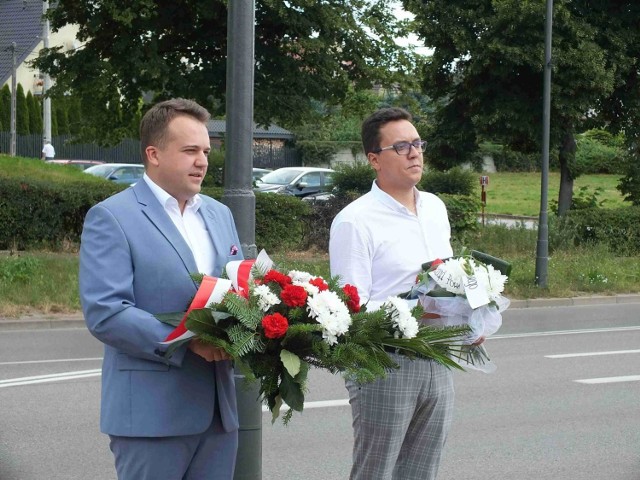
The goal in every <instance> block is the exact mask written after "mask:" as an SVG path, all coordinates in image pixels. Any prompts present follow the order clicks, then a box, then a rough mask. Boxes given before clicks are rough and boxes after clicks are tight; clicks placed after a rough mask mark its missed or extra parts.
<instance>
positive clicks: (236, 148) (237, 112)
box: [222, 0, 262, 480]
mask: <svg viewBox="0 0 640 480" xmlns="http://www.w3.org/2000/svg"><path fill="white" fill-rule="evenodd" d="M227 5H228V8H229V11H228V14H227V28H228V32H227V45H228V46H227V91H226V94H227V103H226V124H227V129H226V130H227V135H226V139H225V152H226V153H225V162H224V165H225V169H224V194H223V196H222V201H223V202H224V203H225V204H226V205H228V206H229V208H230V209H231V212H232V213H233V216H234V219H235V222H236V226H237V228H238V235H239V237H240V243H241V245H242V250H243V253H244V256H245V258H247V259H250V258H256V257H257V249H256V245H255V243H256V242H255V207H256V198H255V195H254V193H253V181H252V178H253V177H252V175H251V170H252V167H253V79H254V72H253V69H254V63H255V54H254V37H255V27H254V22H255V4H254V1H253V0H233V1H230V2H228V3H227ZM236 380H237V381H236V394H237V398H238V419H239V421H240V429H239V432H238V458H237V461H236V469H235V474H234V480H260V478H262V406H261V404H260V400H259V396H260V395H259V393H260V391H259V387H258V385H257V383H253V384H252V385H250V386H247V385H245V382H244V375H242V373H241V371H240V370H239V369H238V368H237V367H236Z"/></svg>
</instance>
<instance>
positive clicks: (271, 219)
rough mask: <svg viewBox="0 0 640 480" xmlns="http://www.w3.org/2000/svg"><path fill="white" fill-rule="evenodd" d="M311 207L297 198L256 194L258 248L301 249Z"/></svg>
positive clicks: (273, 194)
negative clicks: (305, 224)
mask: <svg viewBox="0 0 640 480" xmlns="http://www.w3.org/2000/svg"><path fill="white" fill-rule="evenodd" d="M309 211H310V207H309V205H308V204H307V202H303V201H302V200H300V199H299V198H297V197H294V196H290V195H281V194H278V193H259V192H258V193H256V247H257V248H258V251H260V250H262V249H263V248H264V249H265V250H266V251H267V252H283V251H287V250H299V249H300V248H301V246H302V245H303V244H304V218H305V217H306V216H307V215H308V214H309Z"/></svg>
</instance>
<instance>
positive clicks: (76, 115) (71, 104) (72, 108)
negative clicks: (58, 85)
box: [67, 97, 82, 135]
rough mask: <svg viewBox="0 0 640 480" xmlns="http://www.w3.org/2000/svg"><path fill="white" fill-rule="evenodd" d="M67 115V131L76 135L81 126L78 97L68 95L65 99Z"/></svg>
mask: <svg viewBox="0 0 640 480" xmlns="http://www.w3.org/2000/svg"><path fill="white" fill-rule="evenodd" d="M67 107H68V108H67V116H68V119H69V133H71V134H74V135H77V134H79V133H80V130H81V127H82V110H81V106H80V99H79V98H76V97H70V98H69V99H68V101H67Z"/></svg>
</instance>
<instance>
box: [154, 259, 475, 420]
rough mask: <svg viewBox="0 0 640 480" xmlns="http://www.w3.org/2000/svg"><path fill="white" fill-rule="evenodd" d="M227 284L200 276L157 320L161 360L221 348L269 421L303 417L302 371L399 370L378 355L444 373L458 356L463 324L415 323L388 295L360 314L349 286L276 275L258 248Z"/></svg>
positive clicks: (232, 269) (362, 377) (416, 313)
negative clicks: (178, 306)
mask: <svg viewBox="0 0 640 480" xmlns="http://www.w3.org/2000/svg"><path fill="white" fill-rule="evenodd" d="M226 274H227V276H228V277H229V278H213V277H207V276H204V277H201V278H200V288H199V290H198V292H197V294H196V296H195V298H194V300H193V301H192V303H191V306H190V308H189V309H188V310H187V312H186V313H185V312H176V313H173V314H163V315H157V318H158V319H159V320H160V321H163V322H165V323H169V324H171V325H174V326H176V329H175V330H174V332H172V334H171V335H169V337H167V340H166V341H165V342H163V343H165V344H166V345H168V349H167V353H166V354H167V355H171V353H172V351H173V350H174V349H175V348H178V346H180V345H181V344H183V343H185V342H188V341H191V340H192V339H193V338H197V339H198V341H200V342H204V343H207V344H211V345H214V346H217V347H220V348H222V349H224V350H225V351H226V352H227V353H228V354H229V355H230V357H231V358H232V359H234V360H236V361H238V365H239V367H240V368H241V369H242V370H243V372H244V373H245V375H246V376H247V378H250V379H257V380H258V381H259V382H260V393H261V395H262V398H263V400H264V402H265V403H266V404H267V406H268V407H269V409H270V411H271V412H272V415H273V420H275V419H276V418H277V417H278V415H279V410H280V407H281V405H282V404H283V403H286V404H287V405H288V406H289V407H290V409H289V411H288V412H287V414H286V415H285V417H284V420H285V422H286V421H288V420H289V418H290V416H291V414H292V410H297V411H302V409H303V407H304V392H305V390H306V381H307V373H308V370H309V367H311V366H313V367H318V368H323V369H326V370H328V371H330V372H332V373H338V372H340V373H342V374H343V375H345V376H347V377H349V378H352V379H354V380H355V381H358V382H362V383H363V382H369V381H373V380H375V379H377V378H381V377H384V376H385V374H386V372H388V371H389V370H391V369H393V368H397V367H398V365H397V364H396V363H395V362H394V361H393V359H392V358H391V357H390V356H389V355H388V354H387V350H389V349H392V350H393V349H396V350H397V351H398V353H402V354H405V355H408V356H410V357H424V358H430V359H433V360H435V361H437V362H440V363H442V364H444V365H446V366H448V367H451V368H460V366H459V365H458V363H456V362H455V361H453V360H452V358H454V357H455V356H456V355H460V339H461V338H462V336H464V335H465V334H467V333H468V331H469V328H468V327H467V326H465V325H459V326H455V327H446V328H442V327H440V326H426V325H421V324H420V323H419V322H418V320H417V318H420V316H421V315H422V314H423V313H424V311H423V309H422V307H421V306H419V305H418V306H416V307H415V308H414V309H413V310H410V309H409V306H408V305H407V302H406V301H404V300H402V299H400V298H398V297H391V298H389V299H388V300H387V302H385V303H384V304H383V306H382V308H380V309H379V310H376V311H373V312H367V311H366V309H365V308H361V307H360V299H359V296H358V292H357V289H356V288H355V287H353V286H351V285H345V286H344V287H340V286H339V284H338V279H337V278H332V279H330V280H328V281H327V280H325V279H323V278H322V277H317V276H313V275H310V274H309V273H306V272H301V271H295V270H294V271H289V272H288V273H286V274H285V273H283V272H281V271H279V270H277V269H276V268H275V267H274V264H273V262H272V261H271V259H270V258H269V257H268V255H267V254H266V253H265V252H264V251H262V252H261V253H260V255H258V258H257V259H255V260H246V261H241V262H231V263H230V264H228V265H227V266H226Z"/></svg>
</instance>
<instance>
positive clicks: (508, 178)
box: [477, 172, 629, 217]
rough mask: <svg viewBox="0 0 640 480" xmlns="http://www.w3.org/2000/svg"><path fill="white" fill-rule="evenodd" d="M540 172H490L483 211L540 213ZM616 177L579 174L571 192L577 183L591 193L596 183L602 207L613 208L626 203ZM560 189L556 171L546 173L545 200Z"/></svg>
mask: <svg viewBox="0 0 640 480" xmlns="http://www.w3.org/2000/svg"><path fill="white" fill-rule="evenodd" d="M541 178H542V177H541V174H540V173H539V172H537V173H528V172H527V173H512V172H504V173H490V174H489V185H488V186H487V187H485V190H486V192H487V204H486V206H485V213H489V214H496V215H499V214H501V215H525V216H533V217H537V216H538V215H539V213H540V193H541V192H540V185H541V183H542V180H541ZM619 181H620V177H618V176H617V175H583V176H581V177H578V178H577V179H576V180H575V181H574V188H573V193H574V195H577V194H578V193H579V190H580V188H581V187H587V192H588V193H589V194H591V193H592V192H594V191H595V190H596V188H598V187H600V188H602V189H603V191H602V193H601V194H600V195H599V196H598V199H599V200H604V201H605V203H604V204H603V207H604V208H616V207H622V206H624V205H629V203H627V202H624V201H623V199H622V195H621V194H620V192H619V191H618V190H617V189H616V185H618V182H619ZM559 190H560V173H558V172H551V173H549V189H548V191H547V197H548V200H549V202H552V201H556V202H557V200H558V192H559ZM477 192H478V198H480V192H481V187H480V181H479V179H478V185H477Z"/></svg>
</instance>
